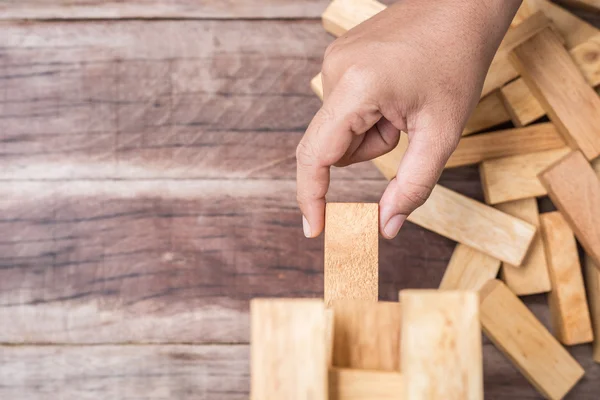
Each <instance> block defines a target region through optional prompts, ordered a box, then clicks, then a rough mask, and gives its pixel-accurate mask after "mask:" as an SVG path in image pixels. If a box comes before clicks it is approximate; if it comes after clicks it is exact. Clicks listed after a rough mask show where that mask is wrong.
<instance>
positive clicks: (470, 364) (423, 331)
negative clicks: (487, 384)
mask: <svg viewBox="0 0 600 400" xmlns="http://www.w3.org/2000/svg"><path fill="white" fill-rule="evenodd" d="M400 303H401V304H402V338H401V351H400V358H401V367H400V368H401V370H402V375H403V378H404V396H403V397H402V398H403V399H404V400H413V399H419V400H421V399H444V400H473V399H483V366H482V354H481V329H480V324H479V305H478V296H477V292H466V291H463V292H461V291H437V290H403V291H401V292H400Z"/></svg>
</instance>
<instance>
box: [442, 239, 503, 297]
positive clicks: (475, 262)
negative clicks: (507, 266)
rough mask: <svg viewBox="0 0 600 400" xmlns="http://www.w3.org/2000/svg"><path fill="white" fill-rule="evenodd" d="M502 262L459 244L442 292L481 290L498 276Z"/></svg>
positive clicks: (443, 283)
mask: <svg viewBox="0 0 600 400" xmlns="http://www.w3.org/2000/svg"><path fill="white" fill-rule="evenodd" d="M499 269H500V260H497V259H495V258H493V257H490V256H488V255H486V254H483V253H482V252H480V251H477V250H475V249H472V248H470V247H469V246H466V245H464V244H461V243H459V244H457V245H456V247H455V248H454V252H453V253H452V257H450V262H449V263H448V266H447V267H446V272H444V276H443V277H442V282H441V283H440V289H441V290H479V289H481V287H482V286H483V285H484V284H485V283H486V282H487V281H489V280H490V279H494V278H495V277H496V275H498V270H499Z"/></svg>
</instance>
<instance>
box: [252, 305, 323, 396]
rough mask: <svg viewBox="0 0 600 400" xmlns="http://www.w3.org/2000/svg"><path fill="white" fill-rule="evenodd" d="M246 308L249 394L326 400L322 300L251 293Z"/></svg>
mask: <svg viewBox="0 0 600 400" xmlns="http://www.w3.org/2000/svg"><path fill="white" fill-rule="evenodd" d="M250 313H251V320H252V322H251V330H252V331H251V337H250V398H251V399H253V400H277V399H296V400H301V399H315V400H326V399H327V396H328V390H329V386H328V366H327V355H326V347H327V346H326V318H325V304H324V303H323V300H316V299H315V300H308V299H284V300H281V299H253V300H252V301H251V302H250Z"/></svg>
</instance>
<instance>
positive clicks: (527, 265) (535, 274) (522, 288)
mask: <svg viewBox="0 0 600 400" xmlns="http://www.w3.org/2000/svg"><path fill="white" fill-rule="evenodd" d="M496 208H497V209H498V210H500V211H502V212H505V213H507V214H509V215H512V216H513V217H517V218H520V219H522V220H523V221H526V222H529V223H530V224H532V225H534V226H536V227H538V226H539V222H540V218H539V211H538V206H537V200H536V199H535V198H529V199H522V200H515V201H509V202H507V203H502V204H498V205H497V206H496ZM500 276H501V277H502V280H503V281H504V282H505V283H506V286H508V287H509V288H510V290H512V291H513V293H515V294H516V295H517V296H524V295H529V294H536V293H546V292H549V291H550V289H551V285H550V275H549V274H548V264H547V263H546V254H545V252H544V243H543V241H542V237H541V235H540V234H539V232H538V234H537V235H535V238H534V239H533V243H531V247H530V248H529V252H528V253H527V256H526V257H525V261H523V264H522V265H521V266H520V267H515V266H514V265H510V264H507V263H503V264H502V270H501V272H500Z"/></svg>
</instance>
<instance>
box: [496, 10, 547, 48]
mask: <svg viewBox="0 0 600 400" xmlns="http://www.w3.org/2000/svg"><path fill="white" fill-rule="evenodd" d="M549 26H550V20H549V19H548V17H546V15H545V14H544V13H543V12H542V11H538V12H536V13H533V14H531V15H530V16H529V17H528V18H526V19H525V20H523V21H522V22H521V23H519V24H517V25H514V26H511V27H510V28H509V29H508V32H506V35H505V36H504V38H503V39H502V43H500V46H499V47H498V51H496V54H495V56H494V58H495V59H500V58H501V57H507V56H508V55H509V53H510V52H511V51H512V50H513V49H514V48H515V47H517V46H518V45H520V44H521V43H523V42H525V41H527V40H529V39H530V38H532V37H533V36H535V35H537V34H538V33H540V32H541V31H542V30H543V29H545V28H547V27H549Z"/></svg>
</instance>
